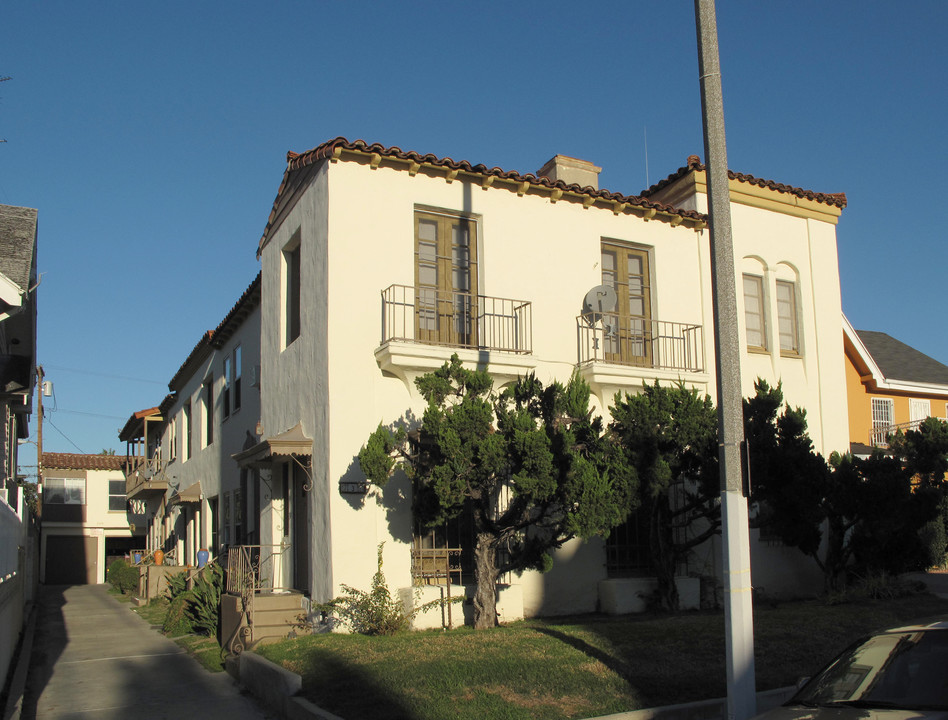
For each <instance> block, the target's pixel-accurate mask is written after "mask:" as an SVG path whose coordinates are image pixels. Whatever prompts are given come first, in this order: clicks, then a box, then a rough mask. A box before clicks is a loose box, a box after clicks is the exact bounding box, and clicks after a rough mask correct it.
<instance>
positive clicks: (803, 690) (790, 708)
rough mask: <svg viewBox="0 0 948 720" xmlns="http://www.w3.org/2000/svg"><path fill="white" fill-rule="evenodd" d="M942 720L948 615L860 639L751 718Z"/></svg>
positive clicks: (947, 709)
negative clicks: (780, 702)
mask: <svg viewBox="0 0 948 720" xmlns="http://www.w3.org/2000/svg"><path fill="white" fill-rule="evenodd" d="M855 718H864V719H866V718H878V719H879V720H885V719H887V718H890V719H892V720H895V719H897V718H925V719H926V720H948V618H939V619H937V620H932V621H925V622H920V623H917V624H913V625H906V626H903V627H896V628H891V629H889V630H884V631H882V632H877V633H873V634H872V635H868V636H866V637H863V638H861V639H860V640H858V641H857V642H855V643H853V644H852V645H850V646H849V647H848V648H847V649H846V650H844V651H843V652H842V653H840V654H839V655H838V656H837V657H836V659H835V660H833V661H832V662H830V663H829V664H828V665H827V666H826V667H824V668H823V669H822V670H821V671H820V672H819V673H817V674H816V675H814V676H813V677H812V678H810V679H809V680H807V681H806V682H805V684H803V685H802V686H801V687H800V689H799V690H798V691H797V692H796V694H795V695H794V696H793V697H792V698H790V700H788V701H787V702H786V703H784V704H783V705H781V706H780V707H777V708H774V709H773V710H769V711H768V712H765V713H762V714H761V715H758V716H757V718H756V720H804V719H805V720H820V719H822V720H830V719H832V720H855Z"/></svg>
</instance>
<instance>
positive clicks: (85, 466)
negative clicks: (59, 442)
mask: <svg viewBox="0 0 948 720" xmlns="http://www.w3.org/2000/svg"><path fill="white" fill-rule="evenodd" d="M124 462H125V456H124V455H96V454H86V453H55V452H44V453H43V466H44V467H46V468H49V469H52V470H66V469H69V470H121V469H122V465H123V464H124Z"/></svg>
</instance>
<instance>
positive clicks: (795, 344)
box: [777, 280, 800, 355]
mask: <svg viewBox="0 0 948 720" xmlns="http://www.w3.org/2000/svg"><path fill="white" fill-rule="evenodd" d="M777 327H778V330H779V332H780V352H782V353H788V354H791V355H798V354H799V353H800V339H799V333H798V327H799V320H798V318H797V287H796V283H793V282H789V281H787V280H778V281H777Z"/></svg>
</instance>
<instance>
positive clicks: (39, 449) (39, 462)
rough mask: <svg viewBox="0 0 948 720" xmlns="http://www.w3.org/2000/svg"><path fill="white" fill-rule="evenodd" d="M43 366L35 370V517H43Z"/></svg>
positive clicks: (44, 375)
mask: <svg viewBox="0 0 948 720" xmlns="http://www.w3.org/2000/svg"><path fill="white" fill-rule="evenodd" d="M44 377H46V374H45V373H44V372H43V366H42V365H40V366H39V367H37V368H36V387H37V393H36V411H37V412H36V414H37V418H36V419H37V426H36V517H38V518H41V517H43V378H44Z"/></svg>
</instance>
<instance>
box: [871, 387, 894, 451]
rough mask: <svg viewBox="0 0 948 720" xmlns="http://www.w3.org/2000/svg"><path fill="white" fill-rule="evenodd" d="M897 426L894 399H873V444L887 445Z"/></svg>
mask: <svg viewBox="0 0 948 720" xmlns="http://www.w3.org/2000/svg"><path fill="white" fill-rule="evenodd" d="M893 425H895V401H894V400H893V399H892V398H875V397H874V398H872V444H873V445H880V446H881V445H885V444H886V443H887V442H888V436H889V433H891V432H892V426H893Z"/></svg>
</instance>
